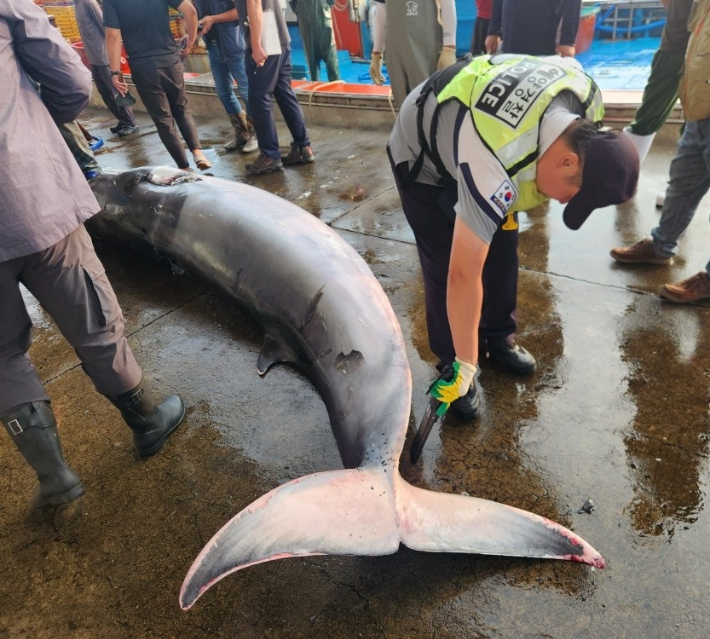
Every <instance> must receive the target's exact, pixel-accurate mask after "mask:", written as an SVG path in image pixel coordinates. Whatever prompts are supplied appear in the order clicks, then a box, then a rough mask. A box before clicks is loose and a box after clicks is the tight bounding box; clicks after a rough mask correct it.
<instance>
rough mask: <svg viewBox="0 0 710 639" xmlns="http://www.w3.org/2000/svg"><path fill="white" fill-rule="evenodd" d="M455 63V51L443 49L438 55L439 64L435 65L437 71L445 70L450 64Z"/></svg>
mask: <svg viewBox="0 0 710 639" xmlns="http://www.w3.org/2000/svg"><path fill="white" fill-rule="evenodd" d="M455 62H456V51H454V49H449V48H448V47H444V48H443V49H442V50H441V53H440V54H439V62H438V63H437V65H436V69H437V71H440V70H441V69H447V68H448V67H450V66H451V65H452V64H454V63H455Z"/></svg>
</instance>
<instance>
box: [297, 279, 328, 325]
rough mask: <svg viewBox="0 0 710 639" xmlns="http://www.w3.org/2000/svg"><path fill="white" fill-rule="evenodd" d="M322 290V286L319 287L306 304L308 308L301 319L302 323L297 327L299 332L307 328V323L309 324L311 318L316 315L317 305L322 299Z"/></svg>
mask: <svg viewBox="0 0 710 639" xmlns="http://www.w3.org/2000/svg"><path fill="white" fill-rule="evenodd" d="M323 288H324V286H321V287H320V288H319V289H318V291H317V292H316V294H315V295H314V296H313V297H312V298H311V300H310V301H309V302H308V306H307V307H306V313H305V315H304V317H303V322H302V323H301V326H300V327H299V330H300V331H303V330H304V329H305V328H306V326H308V322H310V321H311V320H312V319H313V316H314V315H315V314H316V310H318V304H320V301H321V298H322V297H323Z"/></svg>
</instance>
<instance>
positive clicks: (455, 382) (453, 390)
mask: <svg viewBox="0 0 710 639" xmlns="http://www.w3.org/2000/svg"><path fill="white" fill-rule="evenodd" d="M475 374H476V365H475V364H469V363H468V362H464V361H461V360H460V359H459V358H458V357H457V358H456V361H455V362H454V363H453V364H452V365H451V366H450V367H449V366H447V367H446V368H445V369H444V371H443V372H442V373H441V375H440V376H439V379H437V380H436V381H435V382H434V383H433V384H432V385H431V388H430V389H429V395H431V396H432V397H433V398H434V399H436V400H438V401H439V402H441V405H440V406H439V408H438V409H437V410H436V414H437V415H439V416H440V417H441V416H442V415H443V414H444V413H445V412H446V411H447V410H449V406H450V405H451V402H453V401H456V400H457V399H458V398H459V397H463V396H464V395H465V394H466V393H468V390H469V388H471V383H472V382H473V377H474V375H475Z"/></svg>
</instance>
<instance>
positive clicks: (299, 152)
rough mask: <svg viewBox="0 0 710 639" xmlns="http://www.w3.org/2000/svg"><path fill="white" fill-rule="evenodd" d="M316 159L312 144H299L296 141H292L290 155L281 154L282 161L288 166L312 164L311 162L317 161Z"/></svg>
mask: <svg viewBox="0 0 710 639" xmlns="http://www.w3.org/2000/svg"><path fill="white" fill-rule="evenodd" d="M315 159H316V158H315V156H314V155H313V150H312V149H311V147H310V146H298V145H297V144H296V143H295V142H292V143H291V152H290V153H289V154H288V155H282V156H281V161H282V162H283V163H284V164H285V165H286V166H293V165H294V164H310V163H311V162H315Z"/></svg>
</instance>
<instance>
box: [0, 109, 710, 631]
mask: <svg viewBox="0 0 710 639" xmlns="http://www.w3.org/2000/svg"><path fill="white" fill-rule="evenodd" d="M138 115H139V119H140V124H141V132H140V134H139V135H138V136H133V137H132V138H127V139H126V138H124V139H120V140H119V139H118V138H114V137H113V136H112V135H111V134H110V133H109V131H108V127H109V126H111V125H113V124H114V122H113V120H111V119H109V114H108V112H106V111H101V110H91V111H89V112H87V113H86V114H85V117H83V122H84V123H85V124H86V125H88V127H89V128H90V129H91V130H92V131H93V132H94V133H95V134H98V135H101V136H102V137H104V138H105V139H106V140H107V145H106V146H107V151H105V152H103V153H101V154H100V155H99V161H100V162H101V164H102V165H103V166H104V167H106V168H115V169H125V168H129V167H133V166H141V165H148V164H167V163H169V157H168V155H167V153H166V152H165V151H164V149H163V147H162V145H161V143H160V141H159V139H158V136H157V134H156V132H155V129H154V128H153V126H152V124H150V122H149V120H148V119H147V117H146V115H145V114H144V113H140V114H138ZM199 125H200V131H201V133H202V136H203V140H204V143H205V146H206V147H208V150H207V155H208V157H210V158H211V159H212V160H213V161H214V168H213V170H212V173H214V175H216V176H218V177H224V178H228V179H235V180H241V181H245V182H251V183H253V184H255V185H257V186H262V187H263V188H266V189H268V190H271V191H274V192H275V193H277V194H278V195H280V196H282V197H284V198H286V199H289V200H292V201H294V202H296V203H298V204H299V205H301V206H302V207H303V208H305V209H306V210H308V211H310V212H311V213H313V214H314V215H316V216H318V217H320V218H321V219H322V220H323V221H324V222H326V223H328V224H331V225H332V226H333V228H335V229H337V230H338V231H339V232H340V233H341V234H342V235H343V237H345V238H346V239H347V240H348V241H349V242H351V243H352V244H353V246H355V248H356V249H357V250H358V251H359V252H360V254H361V255H362V256H363V257H364V258H365V259H366V261H367V262H368V263H369V264H370V265H371V267H372V269H373V271H374V272H375V274H376V275H377V277H378V278H379V280H380V282H381V283H382V285H383V287H384V289H385V291H386V292H387V294H388V296H389V298H390V300H391V302H392V305H393V307H394V309H395V312H396V314H397V316H398V318H399V320H400V322H401V325H402V329H403V332H404V335H405V339H406V341H407V346H408V356H409V359H410V363H411V367H412V372H413V377H414V398H413V406H412V409H413V418H412V420H411V426H412V428H414V427H415V423H418V421H419V419H420V418H421V416H422V413H423V410H424V407H425V403H426V397H425V389H426V387H427V385H428V383H429V381H430V380H431V378H432V377H433V376H434V364H435V360H434V358H433V356H432V354H431V353H430V352H429V350H428V347H427V342H426V334H425V328H424V324H423V313H422V284H421V278H420V276H419V272H418V262H417V256H416V250H415V248H414V246H413V244H412V238H411V235H410V233H409V230H408V227H407V226H406V223H405V222H404V219H403V216H402V213H401V210H400V209H399V207H398V202H397V198H396V194H395V192H394V190H393V183H392V179H391V177H390V174H389V170H388V165H387V160H386V156H385V153H384V150H383V149H384V144H385V140H386V134H384V133H382V132H376V131H375V132H372V131H371V132H364V133H358V132H356V131H353V130H347V131H345V130H343V131H338V130H333V129H325V128H321V127H318V126H317V125H314V124H313V123H311V133H312V140H313V145H314V150H315V152H316V155H317V162H316V163H315V164H313V165H310V166H306V167H299V168H292V169H287V170H285V171H284V172H283V173H278V174H275V175H272V176H268V177H262V178H253V179H252V178H248V177H246V175H245V171H244V165H245V164H246V162H247V161H248V160H247V159H246V158H245V157H244V156H241V155H239V154H232V155H225V154H224V153H223V152H222V151H221V143H222V142H223V141H224V140H225V139H226V137H227V134H228V126H227V122H226V120H224V119H222V118H216V119H213V120H199ZM280 131H281V133H282V141H283V142H284V144H285V143H286V142H287V141H288V138H287V137H286V135H285V129H284V128H283V127H282V125H280ZM670 137H672V136H670ZM673 150H674V147H673V145H672V143H671V142H668V141H662V142H661V143H659V144H658V145H656V146H655V147H654V149H653V151H652V153H651V156H650V157H649V158H648V159H647V161H646V162H645V163H644V165H643V171H642V177H641V183H640V187H639V192H638V195H637V196H636V198H635V199H634V200H633V201H632V202H630V203H628V204H626V205H624V206H621V207H619V208H618V209H614V208H609V209H606V210H603V211H599V212H597V213H595V214H594V215H593V216H592V217H591V218H590V219H589V221H588V222H587V223H586V224H585V226H584V227H583V228H582V229H581V230H580V231H578V232H572V231H569V230H567V229H566V228H565V227H564V225H563V223H562V219H561V207H560V206H559V205H557V204H551V205H550V206H549V207H548V210H539V211H535V212H533V213H531V214H530V215H527V216H524V218H523V219H522V220H521V222H522V229H523V232H522V233H521V236H520V238H521V248H520V257H521V274H520V287H519V288H520V295H519V314H520V329H519V333H518V339H519V342H520V343H521V344H523V345H525V346H526V347H527V348H529V349H530V351H531V352H532V353H533V354H534V355H535V356H536V357H537V360H538V364H539V370H538V372H537V373H536V374H535V375H533V376H531V377H529V378H515V377H510V376H509V375H507V374H505V373H502V372H499V371H496V370H494V369H492V368H490V367H489V366H487V365H486V363H485V362H484V363H483V365H482V373H481V376H480V380H479V382H480V386H481V388H482V393H483V415H482V417H481V419H480V420H479V421H478V422H476V423H475V424H474V425H471V426H461V425H459V424H457V423H456V422H455V421H453V420H449V421H446V422H445V423H444V424H443V425H442V426H441V427H438V426H437V427H436V428H435V430H434V431H433V432H432V435H431V437H430V439H429V442H428V444H427V447H426V449H425V451H424V453H423V456H422V460H421V461H420V463H419V464H418V465H417V466H415V467H412V466H411V465H410V464H409V462H408V446H409V443H410V442H411V433H410V437H409V439H408V442H407V447H406V448H405V453H404V454H403V456H402V464H401V471H402V474H403V475H404V476H405V478H407V479H408V480H409V481H410V482H412V483H414V484H415V485H419V486H423V487H427V488H429V489H432V490H437V491H442V492H457V493H460V492H467V493H469V494H471V495H474V496H478V497H484V498H488V499H493V500H496V501H501V502H505V503H508V504H512V505H515V506H518V507H520V508H524V509H527V510H531V511H534V512H536V513H538V514H541V515H544V516H546V517H550V518H552V519H555V520H557V521H559V522H560V523H562V524H564V525H566V526H568V527H570V528H572V529H573V530H574V531H575V532H577V533H579V534H580V535H581V536H583V537H584V538H585V539H587V540H588V541H589V542H590V543H591V544H593V545H594V546H595V547H596V548H597V549H598V550H600V551H601V552H602V554H603V555H604V556H605V557H606V559H607V561H608V568H607V569H606V570H604V571H595V570H593V569H590V568H589V567H587V566H581V565H576V564H570V563H566V562H564V563H563V562H553V561H540V560H526V559H504V558H499V557H481V556H467V555H448V554H445V555H433V554H425V553H417V552H414V551H411V550H408V549H406V548H403V549H401V550H400V551H399V552H398V553H396V554H395V555H390V556H386V557H372V558H370V557H310V558H305V559H288V560H283V561H276V562H271V563H267V564H262V565H257V566H254V567H252V568H249V569H246V570H243V571H240V572H238V573H236V574H234V575H231V576H229V577H227V578H226V579H224V580H223V581H222V582H221V583H220V584H218V585H217V586H216V587H214V588H213V589H212V590H210V591H209V592H208V593H206V594H205V596H204V597H203V598H202V599H201V600H200V601H198V602H197V604H196V605H195V607H194V608H193V609H192V610H190V611H189V612H182V611H181V610H180V608H179V607H178V592H179V588H180V584H181V582H182V579H183V577H184V575H185V573H186V571H187V569H188V567H189V566H190V564H191V563H192V561H193V559H194V558H195V557H196V555H197V554H198V552H199V551H200V549H201V548H202V546H203V545H204V543H205V542H206V541H207V540H208V539H209V538H210V537H211V536H212V534H213V533H214V532H216V531H217V529H219V528H220V527H221V526H222V524H223V523H225V522H226V521H227V520H228V519H229V518H230V517H232V516H233V515H234V514H236V513H237V512H238V511H239V510H241V509H242V508H243V507H245V506H246V505H247V504H248V503H250V502H251V501H252V500H254V499H255V498H257V497H258V496H260V495H262V494H263V493H265V492H267V491H268V490H270V489H271V488H273V487H275V486H277V485H278V484H280V483H282V482H284V481H287V480H289V479H292V478H296V477H299V476H301V475H305V474H307V473H311V472H314V471H319V470H328V469H333V468H340V467H341V463H340V459H339V456H338V453H337V450H336V447H335V441H334V439H333V437H332V435H331V432H330V427H329V423H328V419H327V415H326V411H325V407H324V405H323V402H322V401H321V399H320V398H319V397H318V395H317V394H316V393H315V391H314V389H313V387H312V385H311V384H310V383H309V381H308V380H307V379H305V378H304V377H303V376H302V375H300V374H299V373H298V372H297V371H295V370H293V369H291V368H288V367H277V368H275V369H274V370H272V371H271V372H270V373H269V374H268V375H267V376H266V378H264V379H261V378H259V376H258V375H257V374H256V367H255V363H256V358H257V354H258V351H259V348H260V340H261V333H260V330H259V328H258V326H257V325H256V324H254V323H253V322H252V321H251V320H250V319H248V318H246V317H245V316H243V315H242V314H241V313H240V312H239V311H237V310H235V309H234V308H233V307H231V306H230V304H229V303H228V302H226V301H225V300H224V299H222V298H220V297H217V296H215V295H213V294H211V293H210V292H208V291H207V290H206V289H205V287H204V286H203V285H202V284H201V283H199V282H196V281H194V280H192V279H190V278H189V277H187V276H176V275H173V274H171V272H170V270H169V269H168V268H167V267H166V266H164V265H156V264H153V263H151V262H148V261H145V260H143V259H142V258H139V257H136V256H134V255H130V254H126V253H122V252H120V251H119V250H117V249H111V248H107V247H100V248H99V252H100V255H101V257H102V259H103V260H104V262H105V265H106V268H107V271H108V273H109V277H110V279H111V281H112V282H113V284H114V287H115V289H116V292H117V295H118V297H119V300H120V301H121V303H122V306H123V309H124V312H125V315H126V318H127V333H128V335H129V341H130V343H131V345H132V347H133V348H134V350H135V352H136V354H137V356H138V359H139V361H140V362H141V363H142V365H143V367H144V371H145V374H146V376H147V377H148V378H149V379H150V381H151V383H152V386H153V388H154V389H155V392H156V394H158V395H161V396H163V395H165V394H167V393H169V392H179V393H180V394H181V395H182V396H183V398H184V399H185V403H186V404H187V406H188V412H187V417H186V419H185V422H184V424H183V425H182V426H181V427H180V429H179V430H178V431H177V432H176V434H175V435H174V436H173V437H172V438H171V439H170V440H169V443H168V444H167V445H166V446H165V448H164V449H163V451H161V453H160V454H158V455H156V456H155V457H153V458H151V459H149V460H147V461H141V460H139V459H138V458H137V456H136V455H135V453H134V452H133V450H132V442H131V434H130V431H129V429H128V428H127V427H126V426H125V425H124V424H123V422H122V420H121V419H120V417H119V416H118V414H117V412H116V411H115V409H113V407H112V406H111V405H110V404H109V403H108V401H107V400H105V399H104V398H103V397H101V396H99V395H98V394H97V393H96V392H95V391H94V390H93V387H92V386H91V383H90V382H89V380H88V378H87V377H86V376H85V375H84V374H83V372H82V370H81V368H80V365H79V362H78V360H77V358H76V356H75V354H74V353H73V352H72V350H71V349H70V347H69V346H68V345H67V344H66V342H65V341H64V340H63V338H62V337H61V335H59V333H58V331H57V330H56V328H55V327H54V325H53V323H52V322H51V320H50V319H49V318H48V316H47V315H46V314H45V313H44V311H42V310H41V308H39V307H38V305H37V304H36V303H35V302H34V301H33V300H32V299H31V298H30V297H29V295H28V296H27V302H28V306H29V307H30V309H31V315H32V319H33V321H34V323H35V326H36V331H35V343H34V345H33V347H32V350H31V355H32V358H33V361H34V362H35V364H36V366H37V368H38V370H39V374H40V376H41V378H42V380H43V381H44V383H45V384H46V387H47V389H48V392H49V394H50V396H51V398H52V402H53V406H54V409H55V412H56V414H57V417H58V420H59V424H60V433H61V436H62V439H63V444H64V450H65V455H66V457H67V458H68V460H69V461H70V463H71V464H72V465H73V466H74V468H75V469H76V470H77V471H78V472H79V473H80V475H81V477H82V479H83V481H84V484H85V486H86V489H87V492H86V495H85V496H84V497H83V498H82V499H81V500H79V501H78V502H76V503H74V504H72V505H70V506H68V507H63V508H60V509H56V510H49V511H43V512H34V513H33V512H30V511H29V509H28V505H29V503H30V501H31V496H32V491H33V487H34V483H35V478H34V476H33V474H32V472H31V471H30V469H29V468H28V467H27V466H26V465H25V464H24V462H23V460H22V458H21V457H20V455H19V454H18V453H17V452H16V451H15V449H14V448H13V447H12V446H11V444H10V441H9V438H7V437H6V436H4V435H3V436H2V438H0V469H2V472H0V482H1V485H0V489H1V490H2V494H3V495H4V496H3V499H2V500H1V501H0V572H1V573H2V575H3V578H2V580H1V581H0V638H2V639H16V638H19V637H32V638H37V639H44V638H48V637H53V638H54V637H62V638H64V637H71V638H72V639H73V638H77V639H84V638H87V639H88V638H91V639H94V638H97V637H101V638H105V639H114V638H115V639H118V638H134V637H140V638H143V637H145V638H161V639H162V638H167V637H175V638H190V639H192V638H195V639H207V638H212V637H225V638H231V637H235V638H252V637H269V638H289V639H290V638H314V637H318V638H320V637H328V638H336V637H343V638H357V637H363V638H369V637H378V638H379V637H382V638H385V637H386V638H388V639H394V638H405V637H407V638H408V637H436V638H438V639H441V638H464V637H466V638H483V637H485V638H506V639H507V638H523V637H524V638H542V637H545V638H555V639H566V638H571V637H575V638H577V637H579V638H597V637H598V638H609V637H619V638H621V637H629V638H641V637H644V638H649V637H650V638H654V637H659V638H660V637H663V638H665V637H678V638H695V637H707V636H710V612H709V611H708V605H707V604H708V596H707V587H708V578H707V575H708V571H709V569H710V560H709V559H708V554H707V540H708V535H709V533H710V521H709V516H708V511H707V508H706V503H705V502H706V498H707V497H706V495H707V491H708V486H709V479H710V477H709V469H708V437H709V436H710V416H709V410H708V409H709V396H710V390H709V389H710V379H709V377H710V305H708V304H705V305H696V306H688V307H683V306H677V305H673V304H671V303H668V302H664V301H661V299H659V298H658V297H657V296H656V291H657V289H658V287H659V286H660V285H661V284H662V283H664V282H666V281H676V280H678V279H681V278H684V277H686V276H688V275H691V274H693V273H695V272H697V271H699V270H701V269H702V268H703V266H704V264H705V262H706V261H707V259H708V257H710V255H708V246H710V227H709V226H708V223H707V217H708V209H709V204H710V203H709V202H707V201H706V202H704V203H703V204H702V205H701V207H700V210H699V212H698V215H697V216H696V219H695V220H694V221H693V223H692V225H691V227H690V229H689V232H688V234H687V236H686V237H685V238H684V239H683V240H682V242H681V244H680V257H679V258H678V259H677V262H676V265H675V266H672V267H640V268H639V267H636V268H623V267H620V266H618V265H616V264H615V263H613V261H612V260H611V258H610V257H609V256H608V251H609V249H610V248H611V247H613V246H616V245H619V244H621V243H626V242H631V241H634V240H636V239H640V238H641V237H644V236H646V235H647V234H648V232H649V231H650V229H651V228H652V226H653V225H654V223H655V222H656V220H657V219H658V213H657V211H656V209H655V207H654V201H655V198H656V194H657V193H658V192H659V191H661V190H662V189H663V187H664V183H665V179H666V175H667V167H668V163H669V161H670V159H671V157H672V156H673ZM40 187H41V182H39V183H38V188H40ZM587 499H591V500H593V502H594V504H595V508H594V509H593V511H592V512H591V513H589V514H586V513H578V512H577V511H578V509H580V507H581V506H582V505H583V504H584V503H585V501H586V500H587ZM284 524H285V525H287V522H284Z"/></svg>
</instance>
